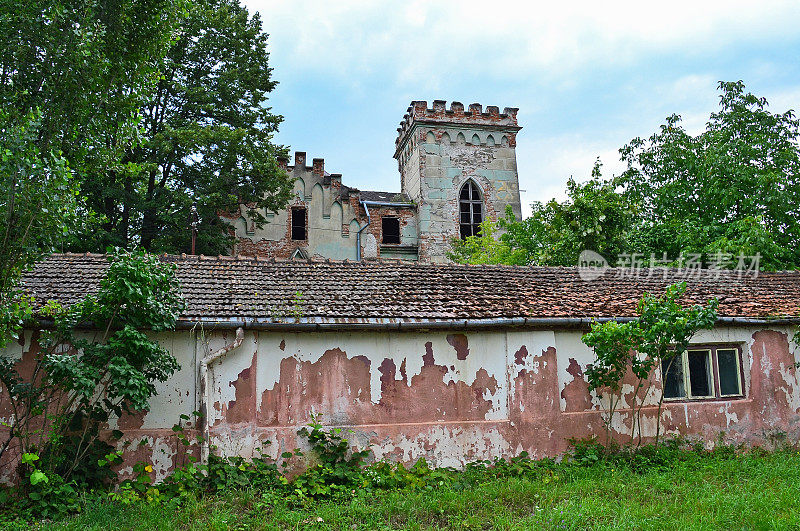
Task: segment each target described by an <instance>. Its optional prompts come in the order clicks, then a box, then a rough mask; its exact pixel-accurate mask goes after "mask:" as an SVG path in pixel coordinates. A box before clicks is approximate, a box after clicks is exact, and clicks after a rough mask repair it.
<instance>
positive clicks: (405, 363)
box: [2, 326, 800, 478]
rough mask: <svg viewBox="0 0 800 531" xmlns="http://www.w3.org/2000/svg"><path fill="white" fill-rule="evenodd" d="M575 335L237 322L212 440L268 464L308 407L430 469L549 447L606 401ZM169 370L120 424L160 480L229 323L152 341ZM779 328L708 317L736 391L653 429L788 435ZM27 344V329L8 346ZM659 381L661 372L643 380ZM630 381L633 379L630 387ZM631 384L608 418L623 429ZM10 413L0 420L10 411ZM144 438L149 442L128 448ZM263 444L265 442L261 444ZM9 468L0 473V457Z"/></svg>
mask: <svg viewBox="0 0 800 531" xmlns="http://www.w3.org/2000/svg"><path fill="white" fill-rule="evenodd" d="M582 333H583V332H582V331H580V330H574V329H549V330H547V329H520V328H499V329H483V330H469V329H453V330H446V329H443V330H428V331H425V330H418V331H408V332H404V331H377V330H372V331H370V330H361V331H357V330H352V331H347V330H342V331H328V332H315V333H309V332H292V331H287V332H282V331H279V330H261V331H255V330H253V331H246V332H245V333H244V338H243V341H242V342H241V344H240V346H238V347H237V348H234V349H232V350H231V351H230V352H229V353H228V354H227V355H226V356H225V357H224V358H221V359H219V360H218V361H217V362H216V363H214V364H213V365H211V366H210V367H209V381H208V394H207V398H206V399H207V401H208V409H207V411H208V422H209V429H210V434H211V440H212V443H213V444H215V445H216V446H217V447H218V448H219V451H220V452H222V453H223V454H227V455H243V456H246V457H252V456H254V455H257V454H256V453H255V452H256V451H258V452H259V453H261V452H262V451H263V452H264V453H266V454H267V455H269V456H271V457H273V458H275V459H276V460H278V459H279V458H280V454H281V453H282V452H284V451H291V450H293V449H294V448H298V447H303V446H304V441H303V440H302V439H301V438H299V437H298V436H297V430H298V429H299V428H300V427H302V426H304V425H306V424H307V423H308V422H309V421H310V420H311V415H312V414H313V415H316V418H317V420H318V421H320V422H321V423H323V424H324V425H327V426H338V427H346V428H348V430H347V432H346V433H347V434H348V437H349V439H350V440H351V442H352V443H353V444H354V445H356V446H359V447H369V448H371V450H372V452H373V453H374V456H375V458H376V459H382V458H386V459H393V460H400V461H405V462H413V461H415V460H417V459H419V458H420V457H425V458H426V459H428V460H429V462H431V463H432V464H435V465H439V466H456V467H458V466H461V465H463V464H465V463H466V462H469V461H473V460H477V459H492V458H494V457H498V456H505V457H510V456H514V455H518V454H519V453H520V452H522V451H527V452H529V453H530V454H531V455H532V456H534V457H546V456H553V457H554V456H558V455H560V454H561V453H563V452H564V451H565V450H566V449H567V439H568V438H569V437H586V436H589V435H592V434H594V435H599V436H601V437H602V436H603V434H604V427H603V422H602V411H603V405H602V404H601V402H600V401H599V400H598V399H597V397H596V396H594V395H592V394H590V393H589V392H588V390H587V384H586V381H585V378H584V376H583V372H584V371H585V368H586V364H588V363H590V362H591V361H592V359H593V353H592V351H591V350H590V349H589V348H588V347H586V346H585V345H583V343H582V342H581V340H580V338H581V335H582ZM157 337H158V339H159V341H160V342H161V344H162V345H164V346H165V347H167V348H168V349H170V350H171V351H172V352H173V353H174V354H175V356H176V357H177V359H178V361H179V362H180V365H181V370H180V371H179V372H178V373H176V374H175V376H174V377H173V378H171V379H170V381H169V382H167V383H166V384H162V385H160V386H159V389H158V395H157V396H156V397H155V398H153V399H152V401H151V408H150V410H149V411H147V412H145V413H142V414H141V415H138V416H135V417H126V418H123V419H121V420H120V421H119V422H118V424H117V425H116V426H109V429H113V428H117V427H119V428H120V429H122V430H123V431H124V433H125V436H124V438H123V440H122V441H120V442H119V443H118V444H119V446H120V448H121V447H122V446H123V445H124V443H125V441H130V442H133V443H134V444H133V445H132V447H133V448H137V450H136V456H135V457H136V458H137V459H146V460H148V461H150V462H152V463H153V465H154V469H155V474H156V477H157V478H162V477H164V476H165V475H166V474H167V472H168V471H169V470H170V468H171V467H172V466H173V460H174V459H175V456H176V445H175V438H174V434H173V433H172V431H171V429H170V428H171V427H172V425H173V424H175V423H176V422H177V420H178V417H179V415H181V414H187V415H191V413H192V411H198V410H200V409H202V407H203V404H201V401H202V400H203V397H202V396H201V393H200V389H199V376H198V371H197V367H198V364H199V360H200V359H202V358H203V356H204V355H207V353H208V352H213V351H214V350H217V349H219V348H221V347H223V346H224V345H227V344H230V343H232V342H233V341H234V339H235V331H234V330H233V329H229V330H225V331H222V330H219V331H209V330H204V331H203V332H202V333H201V332H200V331H198V330H195V331H188V330H187V331H177V332H173V333H167V334H161V335H159V336H157ZM790 337H791V330H790V329H789V328H786V327H763V326H761V327H718V328H716V329H714V330H713V331H705V332H702V333H700V334H698V335H697V337H696V338H695V341H694V342H695V343H698V344H723V345H738V346H739V347H741V349H742V350H741V352H742V366H743V373H742V380H743V396H742V397H737V398H727V399H712V400H677V401H671V402H668V403H666V405H665V407H664V412H663V414H662V423H663V424H662V430H663V432H664V433H667V434H682V435H687V436H694V437H698V438H701V439H702V440H704V441H706V442H708V443H709V444H711V443H714V442H716V441H718V440H720V439H722V440H724V441H726V442H734V443H736V442H744V443H748V444H767V445H768V444H771V442H772V441H774V440H775V438H777V437H784V436H788V437H790V438H791V439H792V440H797V438H798V436H800V414H799V413H798V412H799V411H800V379H798V375H797V370H796V368H795V363H796V361H798V360H797V357H796V354H795V351H796V346H795V345H793V344H791V342H790ZM36 351H37V342H36V333H35V332H33V331H26V332H25V334H24V338H23V339H22V341H20V343H19V344H17V345H15V346H13V347H12V349H11V350H10V351H8V352H7V353H6V355H12V356H14V357H15V358H18V359H20V360H21V363H22V364H23V365H24V364H25V360H26V359H29V358H30V357H31V356H34V355H35V354H36ZM655 376H656V382H657V384H658V382H660V374H658V371H657V374H656V375H655ZM631 384H632V381H631ZM631 392H632V385H630V386H629V388H626V390H625V396H624V398H623V402H622V404H621V405H620V409H619V410H618V414H617V417H616V418H615V421H614V430H615V432H616V433H615V435H616V437H617V438H618V439H620V440H624V438H625V437H626V435H628V434H629V433H630V423H631V421H632V413H631V409H630V406H631ZM648 400H649V407H646V408H645V412H644V421H643V428H644V433H645V436H653V435H654V433H655V411H656V408H655V394H654V393H651V395H650V397H649V399H648ZM8 414H9V412H8V411H5V410H4V411H3V412H2V415H3V416H7V415H8ZM142 439H144V440H145V441H146V442H147V443H148V444H147V445H145V446H142V447H138V446H137V444H136V443H138V441H140V440H142ZM267 441H270V444H267ZM3 469H4V470H6V472H8V467H4V468H3Z"/></svg>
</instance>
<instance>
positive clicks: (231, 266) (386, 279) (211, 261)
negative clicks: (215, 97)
mask: <svg viewBox="0 0 800 531" xmlns="http://www.w3.org/2000/svg"><path fill="white" fill-rule="evenodd" d="M162 260H165V261H169V262H173V263H176V264H177V266H178V269H177V275H178V278H179V280H180V283H181V289H182V292H183V295H184V297H185V299H186V302H187V308H186V311H185V313H184V315H183V316H182V320H185V321H196V320H199V319H207V320H215V319H216V320H231V319H270V318H271V317H274V316H275V315H276V314H277V315H286V313H287V312H291V311H292V308H293V307H295V306H298V307H299V310H300V312H301V313H302V316H303V318H309V319H312V320H313V319H317V320H339V321H340V322H358V321H362V320H366V319H397V320H405V319H410V320H435V319H453V320H455V319H464V320H466V319H497V318H561V317H580V318H591V317H631V316H635V315H636V302H637V301H638V300H639V298H640V297H641V295H642V293H643V292H645V291H649V292H651V293H660V292H662V291H663V289H664V287H665V286H666V285H668V284H670V283H673V282H676V281H680V280H683V279H684V277H682V276H680V275H679V272H678V271H676V270H671V271H667V272H666V274H665V272H664V270H654V273H653V274H652V275H651V276H649V277H647V276H646V274H643V275H641V276H640V277H639V278H631V277H626V276H621V275H620V274H619V273H620V272H619V271H618V270H615V269H609V270H607V271H606V272H605V274H604V275H603V277H601V278H600V279H597V280H593V281H588V282H587V281H584V280H582V279H581V278H580V276H579V273H578V270H577V268H567V267H511V266H466V265H452V264H449V265H443V264H418V263H408V262H406V263H402V262H396V261H391V262H381V261H365V262H327V261H326V262H322V261H299V262H298V261H291V262H280V261H279V262H275V261H265V260H257V259H254V258H243V257H205V256H203V257H198V256H167V255H165V256H163V257H162ZM107 267H108V262H107V260H106V258H105V257H104V256H103V255H77V254H56V255H52V256H50V257H49V258H48V259H46V260H45V261H43V262H40V263H39V264H37V265H36V266H35V267H34V269H33V270H32V271H31V272H29V273H28V274H26V275H25V277H24V279H23V282H24V287H25V288H26V290H27V291H28V292H30V293H31V294H33V295H34V296H35V297H36V299H37V301H38V302H39V303H43V302H44V301H46V300H48V299H56V300H58V301H60V302H62V303H65V304H70V303H73V302H75V301H77V300H79V299H80V298H81V297H83V296H84V295H85V294H87V293H90V292H93V291H95V290H96V289H97V286H98V284H99V282H100V280H101V279H102V277H103V276H104V273H105V270H106V268H107ZM687 283H688V285H689V288H688V291H687V294H686V296H685V298H684V302H686V303H704V302H706V301H707V300H708V299H709V298H711V297H717V298H719V300H720V306H719V313H720V315H721V316H726V317H745V318H789V317H800V272H798V271H792V272H777V273H760V274H759V275H758V277H757V278H751V277H741V278H740V277H738V276H737V275H736V274H735V273H732V272H713V271H708V270H705V271H702V272H701V273H700V274H699V276H698V278H695V279H689V280H687ZM298 293H299V294H300V297H299V299H298V298H297V294H298Z"/></svg>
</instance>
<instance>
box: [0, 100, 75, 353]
mask: <svg viewBox="0 0 800 531" xmlns="http://www.w3.org/2000/svg"><path fill="white" fill-rule="evenodd" d="M40 125H41V122H40V115H39V113H36V112H31V113H28V114H26V115H23V116H18V117H12V116H11V115H10V114H9V112H8V111H6V110H2V111H0V190H2V195H0V348H2V347H4V346H5V345H6V343H7V342H8V341H9V340H10V339H11V338H12V337H15V336H16V335H17V333H18V331H19V329H20V327H21V326H22V323H23V321H24V320H25V319H26V318H28V317H29V316H30V312H31V307H30V301H29V299H28V298H27V297H26V296H25V295H24V294H23V293H22V292H21V290H20V286H19V281H20V277H21V275H22V272H23V271H24V270H25V269H27V268H28V267H30V266H31V265H32V264H33V262H34V261H36V260H37V259H38V258H39V257H40V256H41V255H42V254H43V253H44V252H46V251H48V250H49V249H51V248H52V247H53V246H54V245H55V244H57V243H58V242H59V240H60V239H61V238H63V236H64V234H66V232H67V230H68V226H69V223H70V222H71V221H72V220H73V219H74V207H75V200H74V199H75V198H74V194H75V190H74V189H73V181H72V178H71V177H72V175H71V173H70V171H69V167H68V166H67V163H66V160H64V158H63V157H62V156H61V155H60V154H57V153H54V152H52V151H42V149H41V148H39V147H38V145H37V142H36V140H37V133H38V130H39V127H40Z"/></svg>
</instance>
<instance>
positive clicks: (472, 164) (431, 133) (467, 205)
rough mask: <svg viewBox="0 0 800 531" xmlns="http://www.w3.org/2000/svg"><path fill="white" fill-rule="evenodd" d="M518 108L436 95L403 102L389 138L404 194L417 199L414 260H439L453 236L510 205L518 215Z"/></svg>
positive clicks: (474, 227) (473, 229) (461, 234)
mask: <svg viewBox="0 0 800 531" xmlns="http://www.w3.org/2000/svg"><path fill="white" fill-rule="evenodd" d="M520 129H521V127H520V126H519V125H517V109H515V108H509V107H506V108H505V109H504V110H503V112H502V113H501V112H500V109H499V108H498V107H494V106H489V107H486V111H485V112H484V111H483V109H482V106H481V105H480V104H477V103H473V104H472V105H470V106H469V110H464V105H462V104H461V103H458V102H455V101H454V102H452V103H451V104H450V108H449V109H447V108H446V102H444V101H442V100H435V101H434V102H433V108H432V109H429V108H428V104H427V102H425V101H414V102H412V103H411V106H410V107H409V108H408V113H407V114H406V115H405V116H404V118H403V121H402V122H401V123H400V127H398V128H397V131H398V133H399V134H398V137H397V140H396V142H395V146H396V149H395V153H394V158H396V159H397V162H398V165H399V167H400V175H401V186H402V192H403V193H404V194H405V195H407V196H408V197H410V198H411V199H413V200H414V202H416V204H417V205H418V207H417V208H418V212H417V214H418V231H419V259H420V260H423V261H433V262H443V261H446V260H447V256H446V253H447V251H448V249H449V248H450V240H451V239H452V238H458V237H462V238H464V237H466V236H469V235H472V234H475V233H476V232H477V230H478V225H479V224H480V222H481V221H482V220H483V219H485V218H489V219H492V220H496V219H497V218H498V217H502V216H503V215H504V213H505V210H506V207H507V206H510V207H511V209H512V210H513V212H514V215H516V216H517V218H520V217H521V214H522V212H521V205H520V196H519V179H518V176H517V156H516V152H515V146H516V135H517V132H518V131H519V130H520Z"/></svg>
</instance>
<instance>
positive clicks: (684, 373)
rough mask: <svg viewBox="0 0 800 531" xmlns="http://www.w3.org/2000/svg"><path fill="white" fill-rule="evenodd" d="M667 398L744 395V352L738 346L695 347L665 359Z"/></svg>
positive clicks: (664, 376)
mask: <svg viewBox="0 0 800 531" xmlns="http://www.w3.org/2000/svg"><path fill="white" fill-rule="evenodd" d="M661 375H662V378H663V382H664V398H671V399H680V398H684V399H686V398H721V397H737V396H742V395H743V393H742V375H741V350H740V349H739V348H738V347H730V346H719V347H717V346H711V347H703V348H692V349H689V350H687V351H686V352H684V353H683V354H682V355H681V356H673V357H672V358H670V359H665V360H662V362H661Z"/></svg>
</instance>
